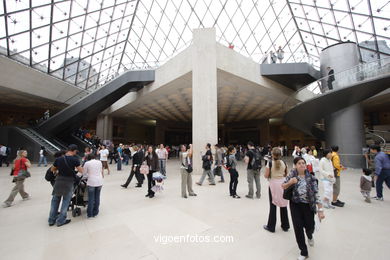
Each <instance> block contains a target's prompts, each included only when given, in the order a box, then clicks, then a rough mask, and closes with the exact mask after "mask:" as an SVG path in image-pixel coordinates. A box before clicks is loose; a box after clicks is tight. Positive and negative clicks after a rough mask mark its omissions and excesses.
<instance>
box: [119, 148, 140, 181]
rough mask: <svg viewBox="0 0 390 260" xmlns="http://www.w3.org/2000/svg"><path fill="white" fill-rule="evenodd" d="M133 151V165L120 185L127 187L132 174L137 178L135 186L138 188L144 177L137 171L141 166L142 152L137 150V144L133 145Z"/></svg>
mask: <svg viewBox="0 0 390 260" xmlns="http://www.w3.org/2000/svg"><path fill="white" fill-rule="evenodd" d="M133 149H134V151H135V153H134V154H133V166H132V167H131V172H130V175H129V177H128V178H127V181H126V183H125V184H122V185H121V187H123V188H127V186H129V184H130V182H131V180H132V179H133V176H134V175H135V178H136V179H137V181H138V183H137V185H136V186H135V187H137V188H140V187H142V184H143V182H144V179H145V177H144V176H143V175H142V174H141V173H140V172H139V169H140V168H141V164H142V161H143V158H144V153H143V152H142V151H141V150H139V148H138V146H136V145H135V146H133Z"/></svg>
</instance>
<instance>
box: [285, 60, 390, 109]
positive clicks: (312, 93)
mask: <svg viewBox="0 0 390 260" xmlns="http://www.w3.org/2000/svg"><path fill="white" fill-rule="evenodd" d="M386 74H390V57H386V58H383V59H379V60H375V61H371V62H368V63H361V64H359V65H356V66H354V67H352V68H350V69H347V70H344V71H340V72H338V73H335V74H333V75H328V76H326V77H323V78H321V79H319V80H317V81H315V82H313V83H310V84H308V85H306V86H305V87H303V88H301V89H300V90H298V91H297V92H296V94H295V95H294V96H290V97H288V98H287V99H286V100H285V101H284V102H283V110H284V111H285V112H287V111H289V110H290V109H291V108H292V107H293V106H295V105H297V104H298V103H301V102H304V101H307V100H309V99H312V98H315V97H318V96H321V95H323V94H326V93H329V92H331V91H337V90H340V89H343V88H346V87H349V86H352V85H355V84H357V83H359V82H362V81H367V80H370V79H373V78H377V77H380V76H384V75H386ZM332 76H333V78H332Z"/></svg>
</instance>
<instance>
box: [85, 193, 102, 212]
mask: <svg viewBox="0 0 390 260" xmlns="http://www.w3.org/2000/svg"><path fill="white" fill-rule="evenodd" d="M101 190H102V186H99V187H91V186H88V208H87V217H89V218H90V217H96V216H97V215H98V214H99V205H100V191H101Z"/></svg>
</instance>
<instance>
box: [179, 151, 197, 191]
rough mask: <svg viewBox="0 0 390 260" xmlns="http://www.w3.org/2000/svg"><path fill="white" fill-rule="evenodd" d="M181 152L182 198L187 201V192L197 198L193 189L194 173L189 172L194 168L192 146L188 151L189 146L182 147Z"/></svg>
mask: <svg viewBox="0 0 390 260" xmlns="http://www.w3.org/2000/svg"><path fill="white" fill-rule="evenodd" d="M180 150H181V151H180V153H179V161H180V164H181V166H180V173H181V196H182V197H183V198H185V199H186V198H187V190H188V195H189V196H196V194H195V192H194V191H193V189H192V173H191V172H188V171H187V170H188V169H189V167H191V166H192V145H190V147H189V149H188V150H187V146H185V145H181V147H180Z"/></svg>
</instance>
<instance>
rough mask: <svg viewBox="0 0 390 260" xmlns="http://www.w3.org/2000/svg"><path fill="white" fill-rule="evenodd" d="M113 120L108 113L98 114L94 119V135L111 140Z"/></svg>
mask: <svg viewBox="0 0 390 260" xmlns="http://www.w3.org/2000/svg"><path fill="white" fill-rule="evenodd" d="M112 131H113V120H112V117H111V116H109V115H99V116H98V118H97V120H96V135H97V136H99V137H100V139H102V140H111V141H112Z"/></svg>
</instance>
